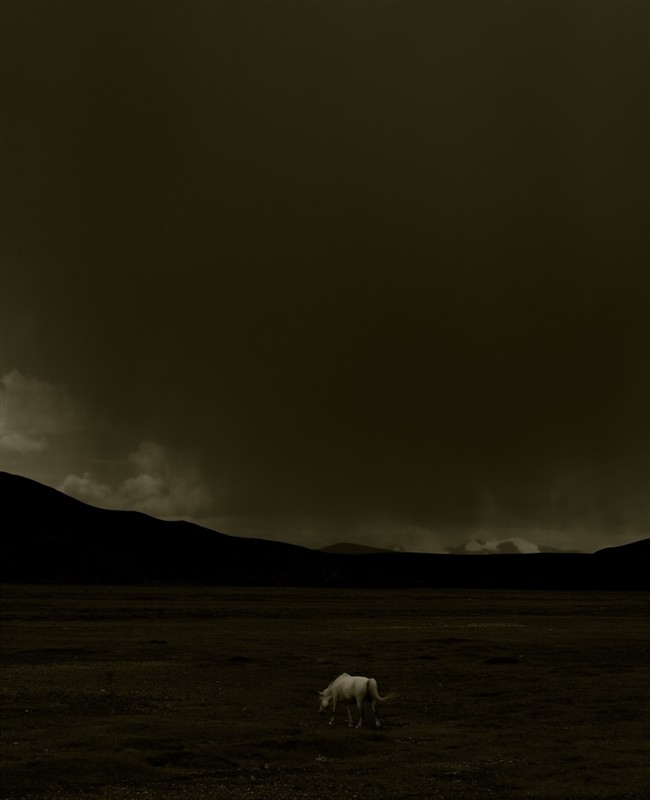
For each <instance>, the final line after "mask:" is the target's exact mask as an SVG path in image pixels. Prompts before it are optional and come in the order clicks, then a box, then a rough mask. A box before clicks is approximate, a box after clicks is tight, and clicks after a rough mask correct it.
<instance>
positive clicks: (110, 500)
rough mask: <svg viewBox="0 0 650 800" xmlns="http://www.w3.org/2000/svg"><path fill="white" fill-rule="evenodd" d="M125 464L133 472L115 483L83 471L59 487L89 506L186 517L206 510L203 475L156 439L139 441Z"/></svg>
mask: <svg viewBox="0 0 650 800" xmlns="http://www.w3.org/2000/svg"><path fill="white" fill-rule="evenodd" d="M128 463H129V466H130V468H131V472H132V474H131V475H130V476H129V477H127V478H125V479H124V480H123V481H122V482H121V483H119V484H117V485H113V484H110V483H107V482H103V481H102V480H101V478H100V477H99V476H98V475H96V474H95V473H92V472H84V473H83V474H82V475H68V476H67V477H66V478H65V479H64V480H63V482H62V483H61V486H60V487H59V488H60V489H61V491H63V492H65V493H66V494H69V495H72V496H73V497H76V498H78V499H79V500H83V501H84V502H86V503H90V504H91V505H97V506H101V507H103V508H112V509H120V510H129V511H142V512H144V513H145V514H151V515H152V516H155V517H166V518H185V519H187V518H192V517H196V516H197V515H200V514H203V513H205V512H207V511H208V510H209V508H210V505H211V496H210V493H209V491H208V489H207V487H206V485H205V483H204V480H203V477H202V474H201V472H200V470H199V469H198V467H196V466H195V465H193V464H192V463H190V462H189V461H188V459H187V458H184V457H183V456H181V455H180V454H178V453H175V452H173V451H172V450H170V449H169V448H166V447H164V446H162V445H160V444H158V443H156V442H141V443H140V445H139V446H138V448H137V450H135V451H134V452H133V453H131V455H130V456H129V457H128Z"/></svg>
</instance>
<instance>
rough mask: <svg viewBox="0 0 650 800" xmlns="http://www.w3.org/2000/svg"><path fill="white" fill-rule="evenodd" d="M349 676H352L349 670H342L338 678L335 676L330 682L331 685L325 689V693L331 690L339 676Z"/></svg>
mask: <svg viewBox="0 0 650 800" xmlns="http://www.w3.org/2000/svg"><path fill="white" fill-rule="evenodd" d="M349 677H350V676H349V675H348V673H347V672H342V673H341V674H340V675H339V676H338V677H337V678H334V680H333V681H332V682H331V683H330V685H329V686H328V687H327V689H325V691H324V692H323V694H325V692H329V691H330V689H331V688H332V686H334V684H335V683H336V681H338V679H339V678H349Z"/></svg>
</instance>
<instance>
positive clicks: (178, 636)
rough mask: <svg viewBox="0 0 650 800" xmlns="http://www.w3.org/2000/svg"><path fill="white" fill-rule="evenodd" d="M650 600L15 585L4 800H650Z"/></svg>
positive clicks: (5, 615) (6, 666) (5, 605)
mask: <svg viewBox="0 0 650 800" xmlns="http://www.w3.org/2000/svg"><path fill="white" fill-rule="evenodd" d="M649 600H650V597H649V596H648V595H647V594H643V593H634V592H630V593H579V592H576V593H570V592H539V593H535V592H505V591H504V592H501V591H469V590H462V591H460V590H444V591H437V590H406V591H404V590H392V591H380V590H374V591H372V590H368V591H366V590H343V589H339V590H329V591H323V590H320V589H318V590H316V589H313V590H309V589H279V588H276V589H245V588H238V589H232V588H228V589H224V588H215V587H205V588H197V587H192V588H182V587H146V588H134V587H73V586H64V587H55V586H17V585H7V586H4V587H3V590H2V672H1V676H0V689H1V691H2V752H1V756H2V764H1V767H2V774H3V780H2V789H1V793H0V797H1V798H2V800H4V799H5V798H7V799H9V798H11V800H18V799H19V798H33V800H36V799H37V798H38V800H41V799H42V800H49V799H50V798H57V799H58V800H63V799H64V798H75V799H76V800H86V799H87V798H102V800H117V798H119V799H120V800H131V799H133V800H144V799H145V798H146V799H150V798H151V799H152V800H153V799H155V800H176V799H177V798H178V800H186V799H187V800H203V799H204V798H212V799H213V800H219V799H220V798H224V800H226V799H229V798H249V799H250V800H267V799H268V800H274V798H287V799H290V798H296V799H299V798H310V800H317V799H318V798H328V800H331V798H332V797H336V798H342V799H343V800H344V799H346V798H382V800H385V798H431V799H432V800H436V799H437V798H439V799H440V800H479V799H481V800H482V799H483V798H495V800H496V799H498V800H520V798H521V799H523V798H528V799H530V800H537V799H539V800H551V799H552V800H573V798H580V799H581V800H605V798H607V799H608V800H648V798H649V797H650V742H649V739H648V734H649V732H650V701H649V695H650V688H649V687H650V680H649V677H650V603H649V602H648V601H649ZM344 671H345V672H349V673H352V674H354V673H357V674H364V675H368V676H374V677H376V678H377V680H378V683H379V690H380V692H382V694H385V693H386V692H388V691H390V690H396V691H398V692H400V694H401V697H400V698H399V700H397V701H396V702H395V703H392V704H390V705H386V706H383V707H381V708H380V710H381V715H382V721H383V723H384V727H383V728H382V729H381V730H376V729H375V728H374V726H373V725H372V713H371V712H370V710H368V714H367V716H366V725H365V726H364V727H363V728H361V729H356V728H348V727H347V723H346V712H345V709H342V708H340V709H339V712H338V715H337V724H335V725H334V726H332V727H330V726H328V724H327V718H323V717H319V716H318V713H317V711H318V697H317V695H316V690H318V689H320V690H322V689H324V688H325V687H326V686H327V684H328V683H329V682H330V681H331V680H332V679H333V678H334V677H336V675H338V674H339V673H340V672H344Z"/></svg>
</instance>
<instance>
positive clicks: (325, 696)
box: [318, 692, 332, 714]
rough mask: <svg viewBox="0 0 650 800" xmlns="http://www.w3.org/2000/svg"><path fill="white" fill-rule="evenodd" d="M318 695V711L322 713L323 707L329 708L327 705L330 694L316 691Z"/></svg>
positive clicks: (330, 697)
mask: <svg viewBox="0 0 650 800" xmlns="http://www.w3.org/2000/svg"><path fill="white" fill-rule="evenodd" d="M318 696H319V697H320V708H319V709H318V713H319V714H324V713H325V709H326V708H329V705H330V703H331V701H332V695H331V694H325V692H318Z"/></svg>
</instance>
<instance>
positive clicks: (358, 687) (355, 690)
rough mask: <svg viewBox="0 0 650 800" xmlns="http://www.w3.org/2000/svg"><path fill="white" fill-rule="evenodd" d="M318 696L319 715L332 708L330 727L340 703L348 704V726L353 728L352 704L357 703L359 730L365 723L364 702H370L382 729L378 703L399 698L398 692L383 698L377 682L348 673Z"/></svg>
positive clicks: (376, 721) (377, 724) (336, 679)
mask: <svg viewBox="0 0 650 800" xmlns="http://www.w3.org/2000/svg"><path fill="white" fill-rule="evenodd" d="M318 694H319V696H320V709H319V712H318V713H319V714H324V713H325V709H326V708H329V707H330V705H331V706H332V716H331V717H330V722H329V724H330V725H331V724H332V723H333V722H334V714H335V712H336V704H337V703H338V702H339V701H340V702H345V703H347V704H348V725H349V726H350V727H352V703H356V704H357V709H358V711H359V722H357V728H360V727H361V723H362V722H363V717H364V707H363V704H364V701H366V700H369V701H370V705H371V707H372V711H373V713H374V715H375V725H376V726H377V727H378V728H381V722H380V721H379V716H378V714H377V703H387V702H388V701H390V700H394V699H395V698H396V697H398V696H399V695H398V694H397V692H390V693H389V694H387V695H386V696H385V697H382V696H381V695H380V694H379V692H378V691H377V681H376V680H375V679H374V678H362V677H361V676H359V675H354V676H353V675H348V673H347V672H344V673H343V674H342V675H339V676H338V678H335V679H334V680H333V681H332V682H331V683H330V685H329V686H328V687H327V689H325V690H324V691H323V692H318Z"/></svg>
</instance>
